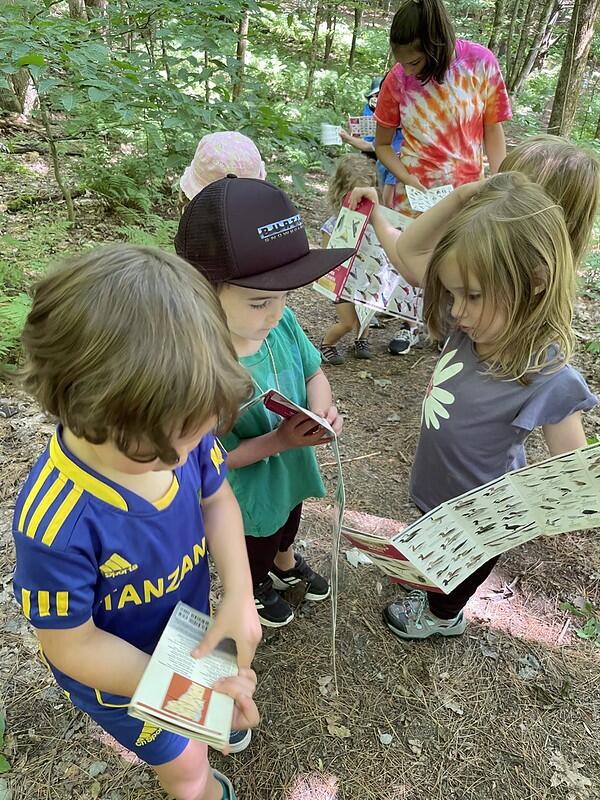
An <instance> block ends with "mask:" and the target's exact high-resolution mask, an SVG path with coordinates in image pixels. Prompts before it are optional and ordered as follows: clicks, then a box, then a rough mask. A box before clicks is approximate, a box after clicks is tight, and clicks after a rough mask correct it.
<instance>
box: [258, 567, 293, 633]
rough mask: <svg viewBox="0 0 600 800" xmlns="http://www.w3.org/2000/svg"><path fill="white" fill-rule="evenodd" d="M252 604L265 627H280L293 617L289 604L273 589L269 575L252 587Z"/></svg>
mask: <svg viewBox="0 0 600 800" xmlns="http://www.w3.org/2000/svg"><path fill="white" fill-rule="evenodd" d="M254 605H255V606H256V610H257V611H258V618H259V620H260V622H261V625H265V626H266V627H267V628H282V627H283V626H284V625H287V624H288V623H290V622H291V621H292V620H293V619H294V612H293V610H292V607H291V605H290V604H289V603H288V602H286V601H285V600H284V599H283V597H282V596H281V595H280V594H278V593H277V592H276V591H275V589H274V588H273V581H272V580H271V578H270V577H269V578H267V579H266V581H263V582H262V583H259V585H258V586H255V587H254Z"/></svg>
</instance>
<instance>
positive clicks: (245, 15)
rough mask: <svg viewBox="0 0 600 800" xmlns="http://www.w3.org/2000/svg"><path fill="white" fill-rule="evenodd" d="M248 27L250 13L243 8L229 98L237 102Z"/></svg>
mask: <svg viewBox="0 0 600 800" xmlns="http://www.w3.org/2000/svg"><path fill="white" fill-rule="evenodd" d="M249 25H250V11H249V10H248V9H247V8H245V9H244V11H243V12H242V17H241V19H240V24H239V28H238V41H237V52H236V59H237V69H236V74H235V79H234V82H233V87H232V90H231V97H232V99H233V100H237V99H238V97H239V96H240V95H241V93H242V87H243V85H244V70H245V67H246V53H247V51H248V28H249Z"/></svg>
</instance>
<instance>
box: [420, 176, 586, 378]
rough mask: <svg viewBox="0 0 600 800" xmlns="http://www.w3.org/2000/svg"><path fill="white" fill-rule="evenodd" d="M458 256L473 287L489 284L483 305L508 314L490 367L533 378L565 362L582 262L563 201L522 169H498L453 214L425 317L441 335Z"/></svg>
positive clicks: (430, 280) (436, 257)
mask: <svg viewBox="0 0 600 800" xmlns="http://www.w3.org/2000/svg"><path fill="white" fill-rule="evenodd" d="M449 256H451V257H453V258H454V259H455V261H456V263H457V264H458V267H459V269H460V273H461V279H462V281H463V287H464V292H465V294H467V293H468V291H469V278H470V277H471V278H472V279H473V278H474V279H476V280H477V282H478V283H479V285H480V286H481V297H482V303H483V307H484V308H485V307H486V306H487V307H488V308H491V309H498V310H502V311H503V313H505V314H506V325H505V329H504V331H503V332H502V333H501V334H500V335H499V336H498V338H497V340H496V341H495V342H494V351H493V353H492V355H491V356H490V357H489V358H486V361H487V362H488V368H489V372H490V373H491V374H492V375H493V376H494V377H498V378H509V379H518V380H520V381H521V382H523V383H527V375H528V374H530V373H534V372H540V371H542V370H544V369H547V368H559V367H560V366H562V365H563V364H564V363H566V362H567V361H568V360H569V358H570V356H571V354H572V351H573V333H572V331H571V321H572V317H573V303H574V299H575V270H574V268H573V255H572V251H571V245H570V242H569V235H568V232H567V228H566V225H565V221H564V216H563V213H562V210H561V208H560V207H559V206H558V205H557V204H556V203H554V202H553V201H552V200H551V199H550V198H549V197H548V196H547V195H546V193H545V192H544V190H543V189H542V188H541V187H540V186H538V185H537V184H534V183H532V182H531V181H530V180H529V179H528V178H526V177H525V176H524V175H522V174H521V173H518V172H507V173H503V174H499V175H495V176H494V177H493V178H491V179H490V180H489V181H488V183H487V184H486V185H485V186H484V188H483V189H482V190H481V192H480V193H479V194H478V195H477V196H476V197H475V198H474V199H473V200H472V201H471V203H469V205H468V206H467V207H466V208H464V209H463V211H462V212H461V213H460V214H458V215H457V216H456V217H455V218H454V219H453V220H452V222H451V224H450V226H449V227H448V229H447V231H446V233H445V234H444V236H443V238H442V239H441V241H440V242H439V244H438V245H437V247H436V248H435V250H434V253H433V257H432V260H431V263H430V265H429V268H428V270H427V277H426V281H425V304H424V318H425V321H426V322H427V325H428V326H429V330H430V333H431V335H432V337H433V338H437V339H440V338H443V337H444V336H445V335H446V334H447V333H448V331H449V328H450V327H451V324H450V319H449V303H448V292H447V291H446V290H445V288H444V286H443V285H442V282H441V280H440V268H441V267H442V265H443V263H444V261H445V259H446V258H448V257H449Z"/></svg>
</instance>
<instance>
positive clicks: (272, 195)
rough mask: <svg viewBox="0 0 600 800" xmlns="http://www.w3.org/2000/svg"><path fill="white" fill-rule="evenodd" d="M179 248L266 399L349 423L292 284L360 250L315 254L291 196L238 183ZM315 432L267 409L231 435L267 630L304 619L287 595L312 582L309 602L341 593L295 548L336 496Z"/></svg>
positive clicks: (213, 201)
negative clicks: (292, 299) (295, 304)
mask: <svg viewBox="0 0 600 800" xmlns="http://www.w3.org/2000/svg"><path fill="white" fill-rule="evenodd" d="M175 248H176V250H177V253H178V254H179V255H180V256H182V257H183V258H185V259H187V260H188V261H189V262H190V263H191V264H193V265H194V266H195V267H196V268H197V269H198V270H199V271H200V272H202V274H203V275H204V276H205V277H206V278H208V280H209V281H210V282H211V283H212V284H213V285H214V286H215V288H216V290H217V293H218V295H219V299H220V301H221V305H222V307H223V310H224V312H225V315H226V317H227V323H228V326H229V331H230V333H231V338H232V341H233V345H234V347H235V350H236V352H237V355H238V358H239V361H240V363H241V364H242V365H243V366H244V367H245V368H246V369H247V370H248V372H249V373H250V375H251V376H252V380H253V382H254V387H255V393H256V394H261V393H262V392H264V391H267V390H268V389H275V390H277V391H280V392H281V393H282V394H284V395H285V396H286V397H288V398H289V399H290V400H293V401H294V402H295V403H297V404H298V405H300V406H303V407H306V408H309V409H310V410H311V411H314V412H315V413H316V414H319V415H320V416H322V417H325V419H327V420H328V421H329V423H330V424H331V425H332V427H333V429H334V430H335V431H336V433H339V432H340V431H341V429H342V417H341V416H340V415H339V413H338V411H337V409H336V407H335V405H334V403H333V398H332V394H331V388H330V386H329V381H328V380H327V378H326V377H325V374H324V373H323V371H322V370H321V366H320V364H321V356H320V354H319V351H318V350H317V349H316V347H314V345H313V344H312V343H311V342H310V341H309V339H308V337H307V336H306V334H305V333H304V331H303V330H302V328H301V327H300V325H299V323H298V321H297V319H296V317H295V316H294V313H293V312H292V311H291V310H290V309H289V308H287V307H286V299H287V294H288V292H289V291H290V290H291V289H296V288H298V287H300V286H305V285H306V284H309V283H311V282H312V281H314V280H316V279H318V278H319V277H321V276H322V275H324V274H325V273H327V272H329V270H330V269H333V268H334V267H335V266H337V265H339V264H341V263H342V262H343V261H345V260H346V259H348V258H349V257H350V256H351V255H352V252H353V251H352V250H349V249H329V250H320V249H319V250H310V249H309V246H308V239H307V238H306V232H305V230H304V224H303V222H302V218H301V216H300V214H299V213H298V210H297V209H296V208H295V207H294V206H293V205H292V203H291V202H290V200H289V198H288V197H287V195H286V194H285V193H284V192H282V191H281V190H280V189H278V188H276V187H275V186H273V185H272V184H270V183H268V182H266V181H260V180H256V179H252V178H236V177H235V176H228V177H227V178H224V179H222V180H220V181H216V182H215V183H212V184H211V185H210V186H207V187H206V188H205V189H204V190H203V191H202V192H200V193H199V194H198V195H197V196H196V197H195V198H194V199H193V200H192V201H191V202H190V204H189V205H188V206H187V208H186V210H185V212H184V214H183V216H182V218H181V221H180V224H179V230H178V233H177V236H176V239H175ZM313 427H314V422H311V420H310V419H309V418H308V417H305V416H304V415H302V414H297V415H295V416H294V417H292V418H290V419H286V420H283V421H281V419H280V418H279V417H277V416H276V415H274V414H272V413H271V412H270V411H268V410H267V409H266V408H265V407H264V406H262V405H261V404H259V405H255V406H253V407H252V408H250V409H248V410H247V411H245V412H244V413H243V414H242V415H241V416H240V417H239V418H238V420H237V422H236V424H235V426H234V428H233V430H232V431H230V433H229V434H227V435H226V436H224V437H223V439H222V443H223V445H224V447H225V448H226V449H227V451H228V453H229V457H228V466H229V480H230V482H231V486H232V487H233V491H234V492H235V495H236V497H237V499H238V502H239V504H240V507H241V509H242V515H243V519H244V532H245V535H246V545H247V549H248V558H249V561H250V570H251V573H252V583H253V590H254V601H255V603H256V608H257V610H258V614H259V618H260V620H261V622H262V624H263V625H266V626H268V627H281V626H283V625H287V624H288V623H289V622H291V621H292V619H293V618H294V612H293V610H292V608H291V606H290V605H289V603H288V602H287V601H286V600H285V599H284V598H283V597H282V596H281V594H279V593H278V591H276V590H279V592H284V591H285V590H286V589H289V588H290V587H291V586H294V585H296V584H298V583H300V582H304V583H305V584H306V595H305V596H306V598H307V599H308V600H325V599H326V598H327V597H328V596H329V592H330V587H329V583H328V581H327V580H326V578H324V577H322V576H321V575H319V574H317V573H316V572H315V571H314V570H313V569H311V567H310V566H309V565H308V564H307V563H306V561H305V560H304V558H302V556H301V555H300V554H299V553H296V552H294V549H293V544H294V540H295V538H296V534H297V533H298V528H299V525H300V517H301V512H302V503H303V501H304V500H306V499H307V498H309V497H323V496H324V495H325V487H324V485H323V481H322V479H321V475H320V473H319V467H318V464H317V460H316V456H315V452H314V446H315V445H320V444H324V443H326V442H327V441H328V438H327V437H326V436H324V435H323V432H322V431H318V432H313V430H312V429H313Z"/></svg>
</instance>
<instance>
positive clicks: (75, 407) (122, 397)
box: [22, 244, 251, 463]
mask: <svg viewBox="0 0 600 800" xmlns="http://www.w3.org/2000/svg"><path fill="white" fill-rule="evenodd" d="M23 345H24V349H25V353H26V363H25V367H24V369H23V371H22V378H23V381H24V385H25V388H26V389H27V390H28V391H29V392H30V393H31V394H32V395H33V396H34V397H35V398H36V399H37V400H38V401H39V403H40V404H41V405H42V407H43V408H44V409H46V411H48V412H50V414H53V415H54V416H55V417H57V418H58V419H59V420H60V422H62V423H63V424H64V425H66V426H67V427H68V428H69V429H70V430H71V431H72V432H73V433H74V434H75V435H76V436H80V437H83V438H85V439H86V440H87V441H89V442H91V443H92V444H102V443H104V442H106V441H111V442H112V443H114V444H115V445H116V446H117V447H118V449H119V450H121V451H122V452H123V453H125V454H126V455H129V454H130V453H135V452H136V450H137V448H138V446H139V445H140V443H141V442H142V441H143V442H144V448H146V446H149V447H150V448H151V450H152V453H153V454H155V457H157V458H160V460H161V461H163V462H164V463H174V462H176V461H177V453H176V451H175V449H174V447H173V445H172V443H171V442H172V439H173V438H174V437H178V436H181V435H186V434H188V433H193V432H194V431H196V430H198V429H199V428H201V427H202V426H203V425H205V424H206V422H207V421H209V420H210V419H211V418H212V417H216V418H217V420H218V426H217V427H218V429H219V430H224V431H225V430H229V429H230V428H231V427H232V425H233V423H234V421H235V419H236V417H237V413H238V408H239V405H240V403H241V402H243V400H244V399H246V398H247V397H248V396H249V394H250V393H251V385H250V379H249V377H248V374H247V373H246V371H245V370H244V369H243V368H242V367H241V366H240V365H239V364H238V361H237V358H236V354H235V351H234V349H233V345H232V344H231V338H230V335H229V331H228V329H227V323H226V320H225V315H224V313H223V311H222V309H221V305H220V303H219V301H218V299H217V297H216V295H215V293H214V292H213V290H212V288H211V287H210V285H209V283H208V282H207V281H206V280H205V279H204V278H203V277H202V276H201V275H200V274H199V273H198V272H197V271H196V270H195V269H194V268H193V267H192V266H190V265H189V264H188V263H186V262H185V261H183V260H182V259H180V258H178V257H177V256H174V255H170V254H168V253H163V252H161V251H160V250H156V249H153V248H150V247H135V246H133V245H127V244H113V245H109V246H106V247H101V248H98V249H95V250H92V251H91V252H89V253H86V254H84V255H80V256H78V257H76V258H73V259H71V260H70V261H67V262H65V263H64V264H63V265H62V266H60V267H58V268H57V269H55V270H54V271H52V272H50V273H49V274H48V275H47V277H45V278H43V279H42V280H41V281H40V282H39V283H38V284H37V285H36V286H35V288H34V293H33V305H32V308H31V311H30V313H29V316H28V317H27V322H26V324H25V329H24V331H23Z"/></svg>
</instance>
